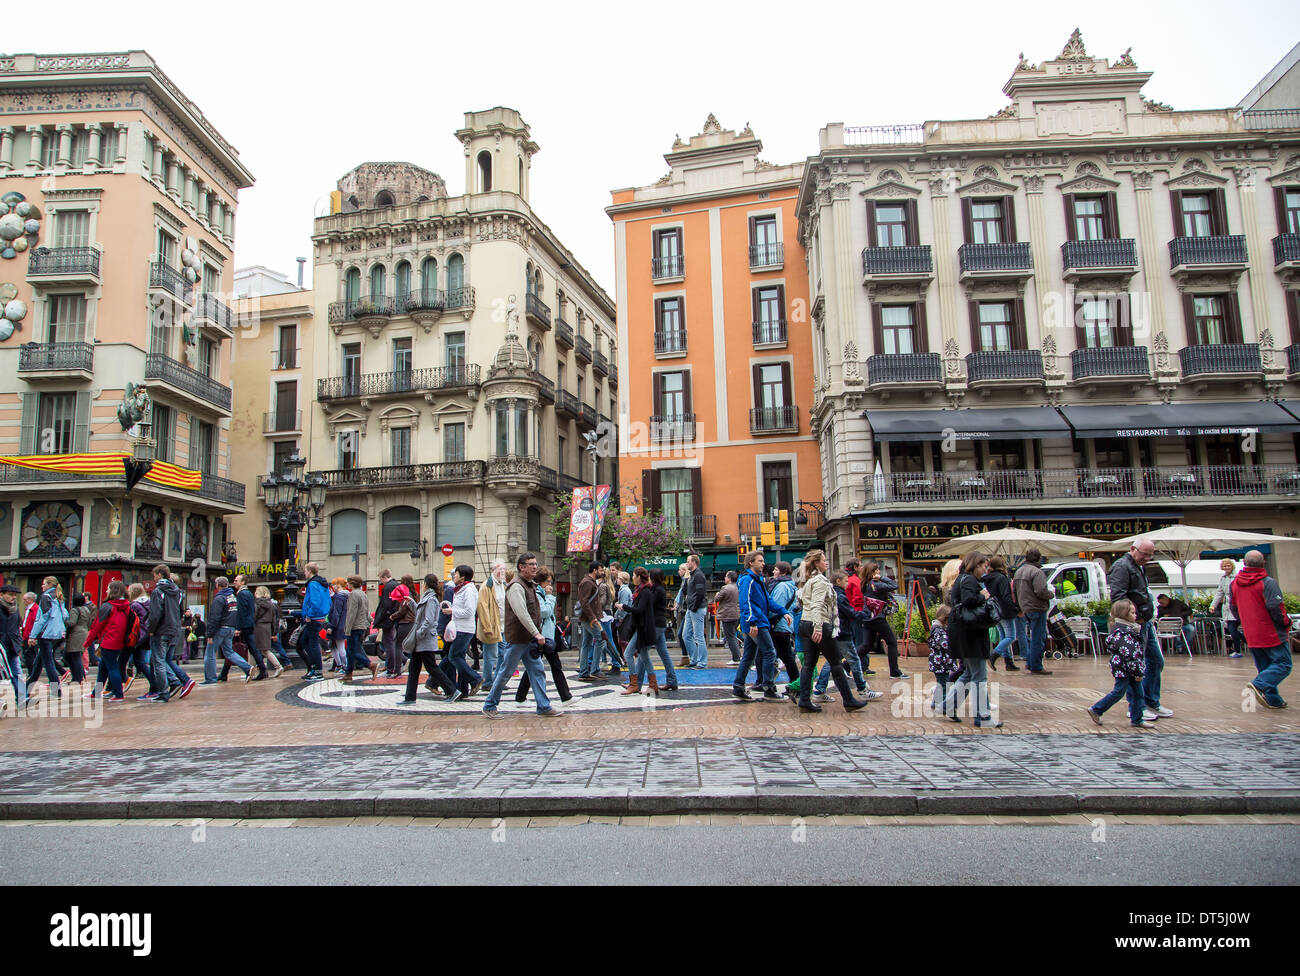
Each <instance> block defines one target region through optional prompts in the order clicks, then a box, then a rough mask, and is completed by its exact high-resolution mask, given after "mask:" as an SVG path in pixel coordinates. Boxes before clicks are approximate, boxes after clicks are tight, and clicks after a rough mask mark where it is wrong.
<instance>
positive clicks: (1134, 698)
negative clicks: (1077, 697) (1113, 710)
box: [1092, 678, 1142, 725]
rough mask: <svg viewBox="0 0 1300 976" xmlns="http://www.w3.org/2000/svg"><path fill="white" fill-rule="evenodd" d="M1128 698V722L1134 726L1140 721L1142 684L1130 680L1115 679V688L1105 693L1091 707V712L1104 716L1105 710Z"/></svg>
mask: <svg viewBox="0 0 1300 976" xmlns="http://www.w3.org/2000/svg"><path fill="white" fill-rule="evenodd" d="M1125 695H1127V696H1128V720H1129V721H1130V722H1132V723H1133V724H1134V725H1137V724H1138V723H1139V722H1141V721H1142V682H1140V681H1134V680H1133V679H1132V678H1116V679H1115V687H1114V688H1112V689H1111V690H1110V691H1108V692H1107V693H1106V695H1105V696H1104V697H1103V698H1102V699H1101V701H1099V702H1097V704H1095V705H1093V706H1092V710H1093V711H1094V712H1096V713H1097V714H1098V715H1105V714H1106V709H1108V708H1110V706H1111V705H1114V704H1115V703H1116V702H1117V701H1119V700H1120V699H1121V698H1123V697H1124V696H1125Z"/></svg>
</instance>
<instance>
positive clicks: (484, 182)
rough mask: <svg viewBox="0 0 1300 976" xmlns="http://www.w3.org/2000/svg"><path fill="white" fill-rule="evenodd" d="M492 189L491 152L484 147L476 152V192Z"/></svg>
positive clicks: (485, 191)
mask: <svg viewBox="0 0 1300 976" xmlns="http://www.w3.org/2000/svg"><path fill="white" fill-rule="evenodd" d="M491 189H492V154H491V153H490V152H488V151H487V150H486V149H484V150H483V151H482V152H480V153H479V154H478V192H479V193H487V192H488V191H489V190H491Z"/></svg>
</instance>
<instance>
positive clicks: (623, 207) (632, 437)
mask: <svg viewBox="0 0 1300 976" xmlns="http://www.w3.org/2000/svg"><path fill="white" fill-rule="evenodd" d="M761 150H762V143H761V142H760V141H759V140H758V139H757V138H756V137H755V136H754V133H753V132H752V131H751V130H750V129H749V128H748V127H746V128H745V129H744V130H743V131H741V132H740V133H736V132H735V131H732V130H724V129H723V128H722V127H721V126H720V125H719V124H718V122H717V120H716V119H714V117H713V116H709V118H708V120H707V121H706V122H705V125H704V130H703V132H701V133H700V134H699V135H696V136H693V137H692V138H691V139H690V141H689V142H683V141H682V140H680V139H678V140H676V141H675V142H674V144H673V148H672V151H671V152H669V153H668V154H667V155H666V156H665V157H664V159H665V160H666V161H667V162H668V165H669V167H670V172H669V173H668V174H667V175H666V176H664V177H663V178H662V179H660V180H659V181H658V182H656V183H655V184H653V185H652V186H645V187H636V188H628V189H622V190H615V191H614V192H613V194H612V196H613V202H612V204H611V205H610V206H609V207H607V208H606V213H608V214H609V216H610V218H611V219H612V220H613V222H614V240H615V253H616V276H617V289H618V335H619V340H618V360H619V361H618V364H617V365H618V371H619V373H620V375H621V377H622V378H623V383H622V384H621V387H620V395H619V415H620V417H619V471H620V475H621V477H622V496H621V503H622V504H623V506H624V512H625V513H628V514H631V513H633V512H641V511H647V510H649V511H660V512H662V513H663V514H664V515H665V516H667V517H669V518H673V519H676V520H677V521H678V524H679V525H680V527H681V528H682V530H683V534H684V535H686V536H687V538H688V539H689V540H690V541H691V543H692V544H693V545H694V546H695V547H696V548H697V549H698V550H699V551H700V552H701V553H702V554H703V555H704V556H705V557H706V559H705V561H704V568H705V569H706V571H708V570H713V571H722V570H724V569H726V568H729V567H732V566H734V565H735V558H736V547H737V545H738V544H739V543H740V541H741V538H742V537H743V536H748V535H753V534H757V533H758V531H759V524H760V522H762V521H765V520H767V519H768V518H769V517H770V515H771V513H772V512H773V511H774V510H780V509H785V510H787V511H789V513H790V515H789V518H790V530H791V533H790V540H789V546H788V547H786V548H785V550H784V552H785V553H786V554H787V555H792V556H797V555H799V554H800V553H802V552H803V551H804V550H806V549H807V547H808V544H809V543H810V542H811V541H813V540H814V539H815V535H816V529H817V527H818V526H819V525H820V523H821V518H822V506H821V499H822V477H821V462H820V460H819V456H818V450H817V441H816V438H815V437H814V432H813V431H812V430H810V429H809V412H808V407H809V406H810V403H811V397H812V373H813V364H812V339H811V329H810V326H809V322H810V319H811V313H810V309H809V304H808V276H807V271H806V268H805V265H804V249H803V247H802V246H801V245H800V243H799V239H798V217H797V214H796V210H795V204H796V200H797V196H798V188H799V181H800V178H801V177H802V175H803V165H802V163H796V164H792V165H789V166H775V165H773V164H771V163H767V162H765V161H763V160H761V159H759V157H758V154H759V152H760V151H761ZM665 555H669V554H665Z"/></svg>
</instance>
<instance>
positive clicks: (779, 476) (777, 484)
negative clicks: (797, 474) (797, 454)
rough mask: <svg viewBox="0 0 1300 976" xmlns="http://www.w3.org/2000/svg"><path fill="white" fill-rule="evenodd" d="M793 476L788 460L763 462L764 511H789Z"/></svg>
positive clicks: (791, 500)
mask: <svg viewBox="0 0 1300 976" xmlns="http://www.w3.org/2000/svg"><path fill="white" fill-rule="evenodd" d="M793 486H794V478H793V476H792V475H791V473H790V462H789V461H765V462H763V503H764V508H765V509H766V512H765V513H764V514H769V513H771V512H772V511H780V510H781V509H785V510H787V511H789V510H790V509H791V508H792V507H793V504H794V487H793Z"/></svg>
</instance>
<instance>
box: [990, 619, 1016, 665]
mask: <svg viewBox="0 0 1300 976" xmlns="http://www.w3.org/2000/svg"><path fill="white" fill-rule="evenodd" d="M998 636H999V638H1000V639H999V640H998V644H997V647H995V648H993V656H994V657H1005V658H1006V659H1007V660H1008V661H1010V660H1012V657H1011V642H1012V641H1014V640H1015V639H1016V625H1015V624H1014V623H1012V622H1011V621H1010V620H999V621H998Z"/></svg>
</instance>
